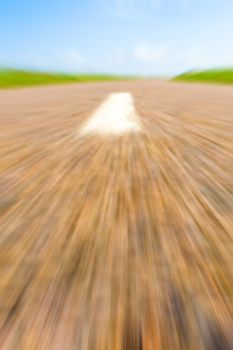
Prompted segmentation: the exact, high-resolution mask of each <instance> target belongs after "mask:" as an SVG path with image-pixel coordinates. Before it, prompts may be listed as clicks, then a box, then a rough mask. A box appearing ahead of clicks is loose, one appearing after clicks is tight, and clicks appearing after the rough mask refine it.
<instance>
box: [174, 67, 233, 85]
mask: <svg viewBox="0 0 233 350" xmlns="http://www.w3.org/2000/svg"><path fill="white" fill-rule="evenodd" d="M173 80H174V81H184V82H199V83H213V84H215V83H216V84H233V68H229V69H211V70H206V71H191V72H187V73H184V74H181V75H178V76H177V77H175V78H173Z"/></svg>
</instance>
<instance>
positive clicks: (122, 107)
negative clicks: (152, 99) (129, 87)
mask: <svg viewBox="0 0 233 350" xmlns="http://www.w3.org/2000/svg"><path fill="white" fill-rule="evenodd" d="M140 131H141V124H140V117H139V116H138V115H137V112H136V110H135V107H134V100H133V96H132V94H131V93H129V92H121V93H113V94H111V95H110V96H109V97H108V98H107V99H106V100H105V102H104V103H103V104H101V105H100V107H99V108H98V109H97V110H96V111H95V112H94V114H93V115H92V116H91V118H90V119H89V120H88V121H87V123H86V124H85V125H84V126H83V127H82V129H81V130H80V133H81V134H115V135H120V134H124V133H127V132H140Z"/></svg>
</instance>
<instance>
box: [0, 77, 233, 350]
mask: <svg viewBox="0 0 233 350" xmlns="http://www.w3.org/2000/svg"><path fill="white" fill-rule="evenodd" d="M116 93H127V94H128V95H127V96H132V98H133V103H134V107H135V111H136V114H137V117H138V122H139V123H140V130H130V129H129V130H126V131H125V132H121V133H116V134H114V133H108V132H103V133H102V134H101V132H95V131H93V130H92V131H91V132H89V133H88V132H82V130H84V129H83V128H85V125H86V124H87V123H88V121H89V120H90V118H91V117H92V116H93V113H95V111H96V110H98V108H99V106H101V105H102V103H103V101H105V100H106V99H107V98H108V97H109V96H112V94H116ZM130 94H131V95H130ZM110 117H111V116H110ZM120 117H121V116H120V115H119V118H120ZM0 125H1V128H0V228H1V234H0V276H1V277H0V349H1V350H5V349H6V350H12V349H13V350H21V349H22V350H178V349H179V350H180V349H185V350H204V349H207V350H230V349H233V176H232V173H233V87H223V86H208V85H192V84H181V83H171V82H163V81H161V82H160V81H152V80H151V81H132V82H117V83H102V84H99V83H97V84H87V85H67V86H56V87H41V88H32V89H28V88H26V89H19V90H3V91H1V92H0Z"/></svg>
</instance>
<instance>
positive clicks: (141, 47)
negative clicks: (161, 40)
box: [134, 43, 167, 62]
mask: <svg viewBox="0 0 233 350" xmlns="http://www.w3.org/2000/svg"><path fill="white" fill-rule="evenodd" d="M166 52H167V47H166V46H165V45H160V46H153V45H150V44H146V43H141V44H138V45H137V46H136V47H135V49H134V57H135V58H136V59H137V60H139V61H144V62H153V61H158V60H160V59H161V58H163V57H164V55H165V54H166Z"/></svg>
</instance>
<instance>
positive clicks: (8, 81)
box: [0, 69, 131, 88]
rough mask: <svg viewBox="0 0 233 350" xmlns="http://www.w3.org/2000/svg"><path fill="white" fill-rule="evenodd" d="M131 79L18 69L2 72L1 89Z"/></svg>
mask: <svg viewBox="0 0 233 350" xmlns="http://www.w3.org/2000/svg"><path fill="white" fill-rule="evenodd" d="M124 79H131V77H126V76H116V75H105V74H65V73H44V72H36V71H26V70H18V69H1V70H0V88H11V87H26V86H39V85H50V84H66V83H89V82H102V81H115V80H124Z"/></svg>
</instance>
